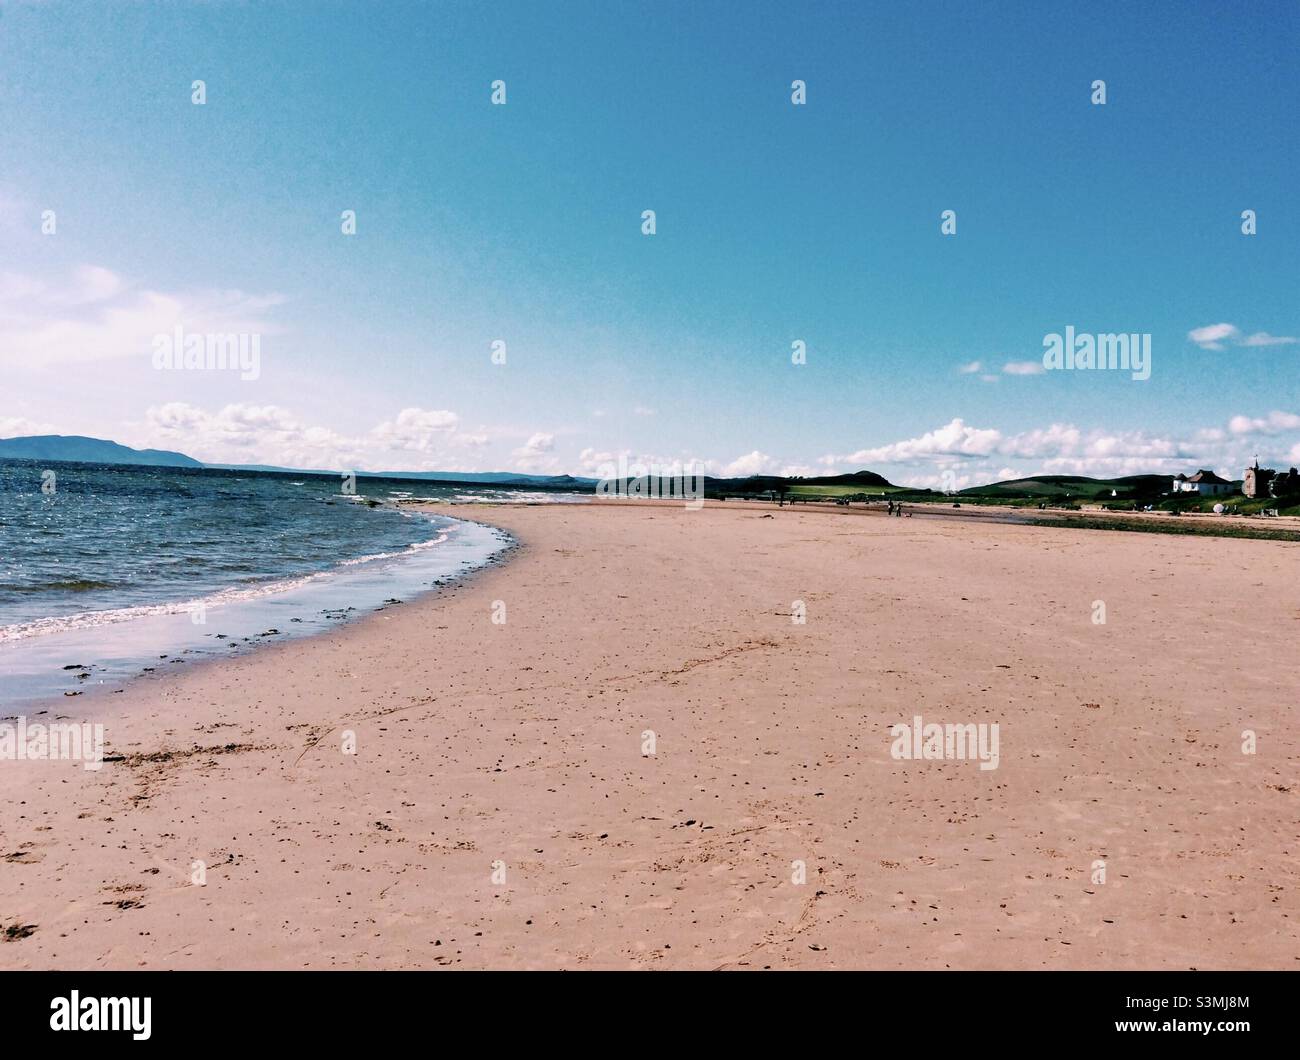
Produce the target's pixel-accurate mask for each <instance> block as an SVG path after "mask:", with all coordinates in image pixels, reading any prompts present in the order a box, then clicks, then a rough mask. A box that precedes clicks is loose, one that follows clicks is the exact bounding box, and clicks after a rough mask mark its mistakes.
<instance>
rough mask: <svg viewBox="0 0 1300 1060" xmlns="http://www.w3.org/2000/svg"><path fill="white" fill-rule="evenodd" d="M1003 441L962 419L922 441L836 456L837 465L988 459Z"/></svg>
mask: <svg viewBox="0 0 1300 1060" xmlns="http://www.w3.org/2000/svg"><path fill="white" fill-rule="evenodd" d="M1001 440H1002V433H1001V432H1000V431H996V430H980V429H977V428H975V427H967V426H966V424H965V423H964V422H963V421H962V420H960V419H955V420H953V421H952V422H950V423H948V424H947V425H946V426H943V427H938V428H936V429H935V430H933V431H930V432H928V433H927V434H923V435H921V437H919V438H908V439H906V440H904V441H901V442H891V443H890V444H889V445H882V446H877V447H876V448H874V449H859V450H858V451H857V452H856V453H849V454H848V455H847V456H843V457H836V458H835V462H836V463H839V464H851V465H854V466H855V467H862V466H863V465H866V464H870V463H886V464H898V463H907V462H909V461H914V460H917V459H920V458H923V457H933V456H987V455H988V454H989V453H992V452H993V451H994V450H995V449H996V448H997V446H998V444H999V443H1000V442H1001Z"/></svg>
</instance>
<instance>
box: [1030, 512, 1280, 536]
mask: <svg viewBox="0 0 1300 1060" xmlns="http://www.w3.org/2000/svg"><path fill="white" fill-rule="evenodd" d="M1029 524H1030V525H1031V526H1067V527H1071V528H1074V529H1077V530H1128V531H1130V532H1134V533H1140V534H1192V535H1200V536H1201V537H1241V538H1252V539H1255V540H1259V541H1300V531H1296V530H1283V529H1274V528H1272V527H1269V526H1267V525H1260V524H1259V523H1255V522H1249V523H1247V522H1243V521H1241V520H1238V519H1227V518H1225V519H1222V520H1215V521H1214V522H1207V521H1203V520H1200V519H1177V518H1174V517H1173V516H1170V517H1169V518H1167V519H1151V518H1147V519H1125V518H1124V517H1123V516H1115V515H1107V516H1095V515H1094V516H1088V515H1064V516H1061V517H1060V518H1056V519H1030V520H1029Z"/></svg>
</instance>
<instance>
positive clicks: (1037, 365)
mask: <svg viewBox="0 0 1300 1060" xmlns="http://www.w3.org/2000/svg"><path fill="white" fill-rule="evenodd" d="M1045 371H1047V369H1046V368H1044V367H1043V362H1042V361H1008V362H1007V363H1006V364H1004V365H1003V366H1002V374H1003V375H1042V374H1043V373H1044V372H1045Z"/></svg>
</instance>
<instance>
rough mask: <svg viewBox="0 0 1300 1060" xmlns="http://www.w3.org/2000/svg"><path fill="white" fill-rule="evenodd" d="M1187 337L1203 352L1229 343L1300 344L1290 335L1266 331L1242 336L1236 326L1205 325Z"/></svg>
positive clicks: (1258, 344)
mask: <svg viewBox="0 0 1300 1060" xmlns="http://www.w3.org/2000/svg"><path fill="white" fill-rule="evenodd" d="M1187 337H1188V338H1189V339H1191V340H1192V342H1194V343H1196V345H1198V346H1199V347H1200V348H1201V349H1203V350H1222V349H1224V348H1225V344H1226V343H1228V342H1231V343H1232V344H1233V345H1234V346H1250V347H1260V346H1290V345H1292V344H1293V343H1296V342H1300V339H1297V338H1295V337H1294V336H1291V335H1270V334H1269V333H1268V332H1267V331H1256V332H1255V333H1253V334H1251V335H1244V336H1243V335H1242V333H1241V329H1240V328H1239V327H1237V325H1236V324H1207V325H1205V327H1203V328H1193V329H1192V330H1191V331H1189V332H1188V333H1187Z"/></svg>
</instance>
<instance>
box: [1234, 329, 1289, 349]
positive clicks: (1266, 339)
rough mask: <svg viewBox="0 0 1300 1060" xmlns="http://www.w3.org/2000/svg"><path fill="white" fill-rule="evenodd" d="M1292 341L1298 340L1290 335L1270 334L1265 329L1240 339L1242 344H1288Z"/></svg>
mask: <svg viewBox="0 0 1300 1060" xmlns="http://www.w3.org/2000/svg"><path fill="white" fill-rule="evenodd" d="M1294 342H1300V339H1296V338H1294V337H1293V336H1291V335H1270V334H1269V333H1268V332H1267V331H1257V332H1255V334H1253V335H1247V336H1246V337H1245V338H1244V339H1242V340H1241V345H1243V346H1290V345H1291V344H1292V343H1294Z"/></svg>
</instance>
